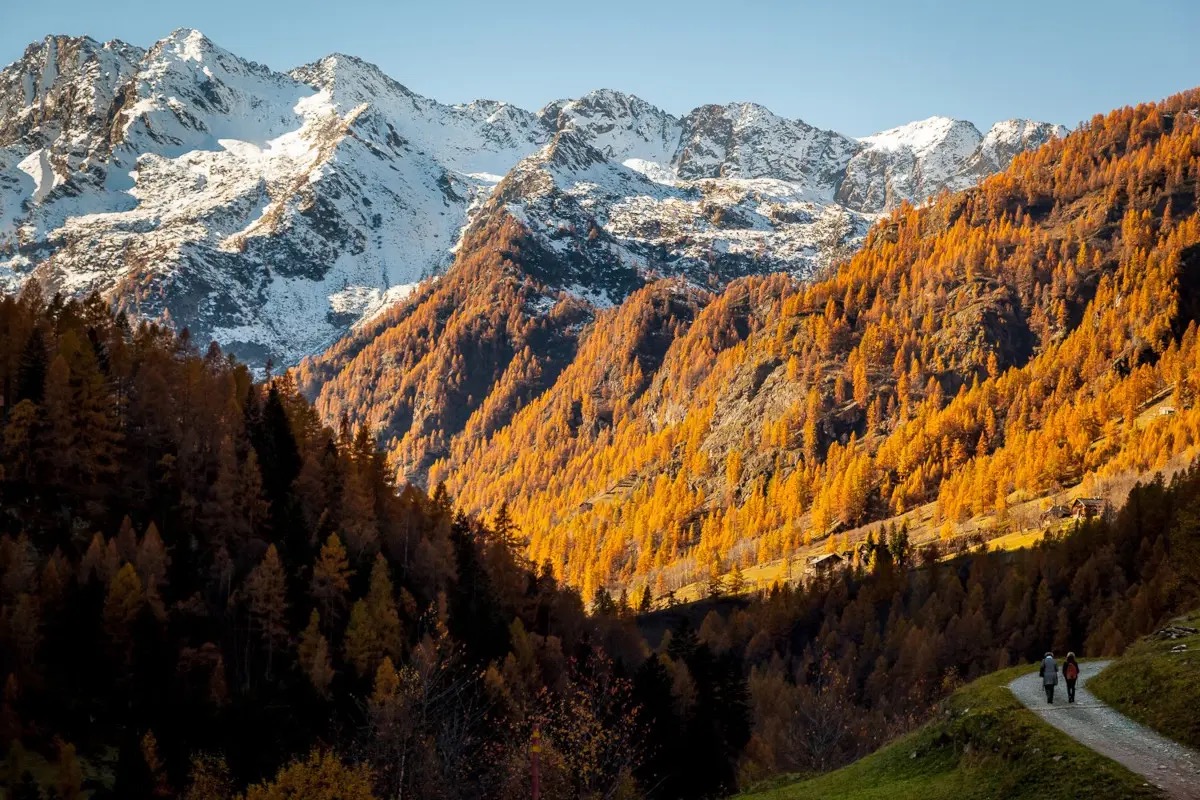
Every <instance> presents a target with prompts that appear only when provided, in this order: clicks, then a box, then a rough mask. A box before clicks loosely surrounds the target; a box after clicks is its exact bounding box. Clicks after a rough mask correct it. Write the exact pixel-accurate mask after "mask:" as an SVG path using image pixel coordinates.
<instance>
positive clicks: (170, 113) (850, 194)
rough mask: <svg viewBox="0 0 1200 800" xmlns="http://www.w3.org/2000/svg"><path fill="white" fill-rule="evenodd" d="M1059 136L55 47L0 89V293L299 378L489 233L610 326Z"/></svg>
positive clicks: (838, 249) (807, 250)
mask: <svg viewBox="0 0 1200 800" xmlns="http://www.w3.org/2000/svg"><path fill="white" fill-rule="evenodd" d="M909 128H914V130H907V129H909ZM915 128H919V130H917V129H915ZM898 132H899V133H898ZM1054 135H1060V131H1059V129H1057V128H1055V127H1054V126H1049V125H1045V124H1042V123H1028V122H1024V121H1012V122H1010V123H1000V124H999V125H997V126H996V127H995V128H993V129H992V131H989V133H988V134H987V135H986V136H980V135H979V133H978V131H976V130H975V129H974V127H973V126H971V125H970V124H969V123H962V122H957V121H953V120H944V121H942V120H938V121H935V122H931V121H929V120H927V121H925V122H924V123H914V124H913V125H912V126H905V128H903V129H896V130H895V131H887V132H884V133H882V134H879V135H877V136H875V137H868V138H867V139H864V140H861V141H860V140H854V139H851V138H849V137H846V136H842V135H841V134H838V133H835V132H832V131H823V130H820V129H817V128H814V127H812V126H810V125H807V124H806V123H804V122H801V121H799V120H786V119H782V118H780V117H778V116H776V115H774V114H772V113H771V112H770V111H768V110H767V109H764V108H762V107H761V106H756V105H752V104H744V103H742V104H730V105H724V106H703V107H701V108H699V109H696V110H695V111H693V112H691V113H689V114H687V115H686V116H684V117H683V118H676V117H674V116H672V115H670V114H668V113H666V112H664V111H662V110H660V109H658V108H656V107H654V106H653V105H651V104H650V103H647V102H646V101H644V100H642V99H640V98H637V97H634V96H632V95H627V94H622V93H620V92H615V91H610V90H602V91H597V92H592V93H590V94H587V95H585V96H584V97H581V98H578V99H575V100H562V101H557V102H554V103H551V104H549V105H547V106H546V107H545V108H543V109H541V110H540V111H538V112H536V113H534V112H530V111H526V110H524V109H520V108H517V107H514V106H512V105H509V104H507V103H502V102H496V101H489V100H479V101H475V102H473V103H469V104H466V105H454V106H449V105H444V104H441V103H438V102H436V101H434V100H430V99H428V98H425V97H422V96H420V95H418V94H416V93H414V92H412V91H411V90H409V89H407V88H406V87H404V86H402V85H401V84H399V83H398V82H396V81H395V80H393V79H392V78H390V77H388V76H387V75H384V74H383V73H382V72H381V71H380V70H379V69H378V68H376V67H375V66H373V65H371V64H368V63H366V62H363V61H361V60H359V59H357V58H354V57H352V56H344V55H332V56H329V57H327V58H324V59H322V60H320V61H318V62H315V63H313V64H310V65H306V66H303V67H299V68H297V69H294V70H292V71H291V72H290V73H279V72H274V71H272V70H270V69H268V68H266V67H264V66H262V65H259V64H254V63H252V62H249V61H246V60H244V59H242V58H239V57H238V56H236V55H234V54H233V53H230V52H228V51H226V50H223V49H222V48H220V47H218V46H217V45H216V44H214V43H213V42H211V41H210V40H208V39H207V38H205V37H204V36H203V35H202V34H200V33H199V32H198V31H193V30H186V29H184V30H179V31H175V32H174V33H172V34H171V35H170V36H168V37H166V38H165V39H163V40H161V41H159V42H157V43H155V44H154V45H153V46H152V47H150V48H149V49H148V50H142V49H140V48H137V47H134V46H132V45H128V44H125V43H122V42H115V41H114V42H108V43H105V44H101V43H99V42H96V41H94V40H92V39H89V38H86V37H84V38H71V37H48V38H47V39H45V40H44V41H42V42H40V43H36V44H33V45H31V46H30V47H29V48H28V49H27V50H26V51H25V53H24V55H23V56H22V58H21V59H20V60H18V61H16V62H14V63H13V64H10V65H9V66H8V67H6V68H5V69H4V70H3V71H0V291H9V292H12V291H17V290H19V289H20V287H21V286H22V285H23V284H24V283H25V282H26V281H28V280H30V279H31V278H36V279H37V280H39V281H40V282H42V283H43V284H45V286H46V287H47V288H48V289H50V290H52V291H63V292H66V293H69V294H82V293H86V292H90V291H99V292H102V293H104V294H105V295H106V296H107V297H109V298H110V299H111V300H112V301H113V302H114V303H115V304H116V305H118V306H120V307H122V308H124V309H127V310H128V311H130V312H132V313H134V314H137V315H141V316H145V317H152V318H163V317H166V318H169V319H170V320H171V321H172V322H173V323H174V324H176V325H177V326H180V327H182V326H187V327H189V328H190V329H191V331H192V333H193V335H194V337H195V338H196V339H197V340H200V341H206V340H208V339H210V338H212V339H216V340H217V341H219V342H220V343H221V344H222V345H224V346H226V347H227V348H228V349H230V350H232V351H233V352H235V353H237V354H238V355H240V356H242V357H244V358H246V359H248V360H250V361H252V362H256V363H262V362H264V361H265V360H266V359H268V358H273V359H274V360H275V361H276V362H282V363H293V362H295V361H296V360H298V359H299V358H301V357H302V356H304V355H306V354H309V353H313V352H317V351H320V350H321V349H323V348H324V347H325V346H327V345H328V344H329V342H331V341H333V340H334V339H336V338H337V337H339V336H340V335H342V334H344V333H345V332H346V330H347V329H348V328H349V327H350V326H352V325H354V324H356V323H357V322H359V321H361V320H362V319H364V318H366V317H369V316H371V315H373V314H375V313H376V312H378V310H380V309H381V308H383V307H385V306H387V305H388V304H390V303H392V302H394V301H395V300H397V299H398V298H401V297H403V296H405V295H406V293H407V292H409V291H410V290H411V288H412V287H413V286H415V285H416V284H417V283H418V282H419V281H420V280H422V279H423V278H425V277H428V276H432V275H437V274H439V273H441V272H442V271H444V269H445V268H446V267H447V266H448V265H449V263H450V262H451V261H452V259H453V257H454V252H455V248H456V246H457V244H458V243H459V241H460V239H461V237H462V235H463V232H464V230H465V229H466V228H467V227H468V226H470V225H473V224H480V223H481V218H482V216H485V215H490V214H497V213H503V214H507V215H509V216H512V217H515V218H517V219H519V220H520V221H521V222H522V224H523V225H524V226H525V227H527V228H528V229H529V231H530V233H531V234H532V240H533V246H535V247H537V248H538V249H539V252H540V253H541V257H540V258H539V259H537V263H538V264H539V265H541V266H540V269H541V270H542V275H541V276H540V277H541V278H542V279H544V280H546V281H547V282H548V285H552V286H555V287H557V288H558V289H560V290H562V291H566V292H569V293H572V294H574V295H576V296H577V297H578V298H580V299H583V300H585V301H587V302H590V303H593V304H598V305H605V304H612V303H619V302H621V301H622V300H623V299H624V298H625V297H626V296H627V295H628V293H629V292H630V291H633V290H634V289H636V288H637V287H638V286H641V285H642V284H643V283H644V282H645V281H646V280H647V279H648V278H651V277H655V276H662V275H678V276H682V277H684V278H686V279H687V280H688V281H690V282H692V283H694V284H696V285H700V286H706V287H713V288H715V287H719V286H721V285H723V284H724V283H726V282H728V281H729V280H731V279H733V278H736V277H738V276H741V275H745V274H750V273H760V272H766V271H779V270H784V271H788V272H791V273H793V274H796V275H800V276H805V275H808V274H811V273H812V271H813V270H815V269H818V268H820V267H821V266H822V265H823V264H825V263H828V262H829V260H830V259H832V258H835V257H838V256H840V255H843V254H845V253H846V252H848V251H849V250H851V249H853V248H854V247H855V246H856V245H857V243H858V242H859V241H860V239H861V237H862V236H863V234H864V233H865V231H866V228H867V227H868V226H869V225H870V224H871V222H872V221H873V220H874V219H875V217H876V215H877V214H879V213H880V212H882V211H885V210H887V209H889V208H892V207H894V206H896V205H897V204H898V203H900V202H901V201H903V200H912V201H918V202H919V201H921V200H923V199H925V198H927V197H929V196H931V195H932V194H935V193H936V192H938V191H940V190H941V189H943V188H951V189H954V188H961V187H962V186H965V185H969V184H970V183H972V182H974V181H976V180H978V179H980V178H981V177H983V176H986V175H987V174H990V173H991V172H994V171H995V170H997V169H1001V168H1003V167H1004V166H1006V165H1007V163H1008V161H1010V160H1011V159H1012V158H1013V156H1014V155H1015V154H1016V153H1019V152H1021V151H1022V150H1025V149H1029V148H1031V147H1036V146H1038V145H1039V144H1041V143H1042V142H1044V141H1045V140H1046V139H1047V138H1049V137H1050V136H1054Z"/></svg>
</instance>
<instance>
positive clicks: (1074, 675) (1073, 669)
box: [1063, 653, 1079, 703]
mask: <svg viewBox="0 0 1200 800" xmlns="http://www.w3.org/2000/svg"><path fill="white" fill-rule="evenodd" d="M1063 680H1065V681H1066V682H1067V702H1068V703H1074V702H1075V681H1077V680H1079V663H1078V662H1077V661H1076V660H1075V654H1074V653H1067V662H1066V663H1065V664H1063Z"/></svg>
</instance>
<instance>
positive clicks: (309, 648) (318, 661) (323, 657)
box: [297, 609, 333, 698]
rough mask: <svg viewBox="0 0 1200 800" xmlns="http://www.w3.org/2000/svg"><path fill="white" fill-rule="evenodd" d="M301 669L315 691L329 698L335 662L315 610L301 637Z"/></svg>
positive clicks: (319, 616) (299, 651) (318, 615)
mask: <svg viewBox="0 0 1200 800" xmlns="http://www.w3.org/2000/svg"><path fill="white" fill-rule="evenodd" d="M297 654H298V655H299V656H300V668H301V669H303V670H304V674H305V675H306V676H308V680H309V683H311V684H312V687H313V689H315V690H316V692H317V694H319V695H321V696H322V697H326V698H327V697H329V685H330V684H331V683H333V662H332V661H331V659H330V654H329V641H328V640H327V639H326V638H325V635H324V634H323V633H321V615H320V614H319V613H317V610H316V609H313V612H312V614H311V615H310V616H309V618H308V627H307V628H305V629H304V633H303V634H302V635H301V636H300V646H299V648H298V651H297Z"/></svg>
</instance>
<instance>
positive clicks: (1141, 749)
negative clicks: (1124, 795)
mask: <svg viewBox="0 0 1200 800" xmlns="http://www.w3.org/2000/svg"><path fill="white" fill-rule="evenodd" d="M1109 663H1111V662H1108V661H1088V662H1085V663H1082V664H1080V665H1079V667H1080V671H1079V684H1078V685H1077V687H1076V692H1075V702H1074V703H1072V704H1068V703H1067V684H1066V682H1065V681H1063V680H1062V678H1061V676H1060V678H1059V682H1058V686H1056V687H1055V689H1054V705H1050V704H1048V703H1047V702H1046V692H1045V690H1044V689H1042V679H1041V677H1039V676H1038V674H1037V673H1036V672H1031V673H1030V674H1028V675H1022V676H1021V677H1020V678H1017V679H1016V680H1015V681H1013V682H1012V683H1010V684H1009V685H1008V688H1009V689H1010V690H1011V691H1012V693H1013V694H1014V695H1016V697H1017V699H1018V700H1020V701H1021V702H1022V703H1024V704H1025V706H1026V707H1028V708H1029V710H1030V711H1032V712H1034V713H1035V714H1037V715H1038V716H1039V717H1041V718H1042V719H1044V720H1045V721H1046V722H1048V723H1050V724H1051V725H1053V726H1054V727H1056V728H1058V729H1059V730H1061V731H1063V732H1064V733H1066V734H1067V735H1068V736H1070V737H1072V738H1074V739H1077V740H1078V741H1080V742H1082V743H1083V744H1085V745H1087V746H1088V747H1090V748H1092V749H1093V750H1095V751H1096V752H1097V753H1100V754H1101V755H1104V756H1108V757H1109V758H1111V759H1112V760H1113V761H1116V762H1117V763H1118V764H1121V765H1123V766H1125V767H1127V768H1128V769H1129V770H1131V771H1133V772H1136V773H1137V774H1139V775H1142V776H1144V777H1145V778H1146V780H1147V781H1148V782H1150V783H1151V784H1153V785H1154V786H1157V787H1158V788H1160V789H1162V790H1163V791H1164V792H1166V794H1167V796H1168V797H1173V798H1177V800H1200V753H1196V752H1193V751H1192V750H1189V749H1188V748H1186V747H1184V746H1183V745H1181V744H1178V743H1176V742H1173V741H1171V740H1170V739H1167V738H1166V737H1164V736H1161V735H1160V734H1157V733H1155V732H1154V731H1152V730H1150V729H1149V728H1147V727H1145V726H1144V725H1139V724H1138V723H1136V722H1134V721H1133V720H1131V719H1129V718H1128V717H1126V716H1124V715H1123V714H1119V713H1117V712H1116V711H1115V710H1113V709H1112V708H1110V707H1109V706H1107V705H1105V704H1104V703H1103V702H1101V701H1100V700H1099V699H1097V698H1096V696H1095V695H1093V694H1092V693H1091V692H1089V691H1088V690H1087V688H1086V687H1087V681H1088V678H1091V677H1092V676H1094V675H1095V674H1096V673H1098V672H1099V671H1100V670H1102V669H1104V668H1105V667H1107V666H1108V665H1109ZM1059 669H1062V664H1061V662H1060V663H1059Z"/></svg>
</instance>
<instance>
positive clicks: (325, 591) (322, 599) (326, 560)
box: [311, 533, 354, 625]
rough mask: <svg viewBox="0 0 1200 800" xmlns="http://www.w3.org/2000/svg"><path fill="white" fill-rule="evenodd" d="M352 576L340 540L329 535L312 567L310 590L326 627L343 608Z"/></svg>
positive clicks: (335, 536)
mask: <svg viewBox="0 0 1200 800" xmlns="http://www.w3.org/2000/svg"><path fill="white" fill-rule="evenodd" d="M353 574H354V572H353V570H351V569H350V562H349V560H348V559H347V558H346V550H345V548H344V547H342V540H341V539H340V538H339V537H338V535H337V534H336V533H331V534H329V538H328V539H326V540H325V544H323V545H321V552H320V554H319V555H318V556H317V563H316V564H314V565H313V572H312V589H311V593H312V596H313V599H314V600H316V601H317V603H319V604H320V606H321V609H322V612H323V613H324V615H325V619H326V624H327V625H328V624H332V621H333V617H334V615H336V614H337V613H339V612H341V611H342V610H343V609H344V608H345V605H346V593H347V592H349V591H350V577H351V576H352V575H353Z"/></svg>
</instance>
